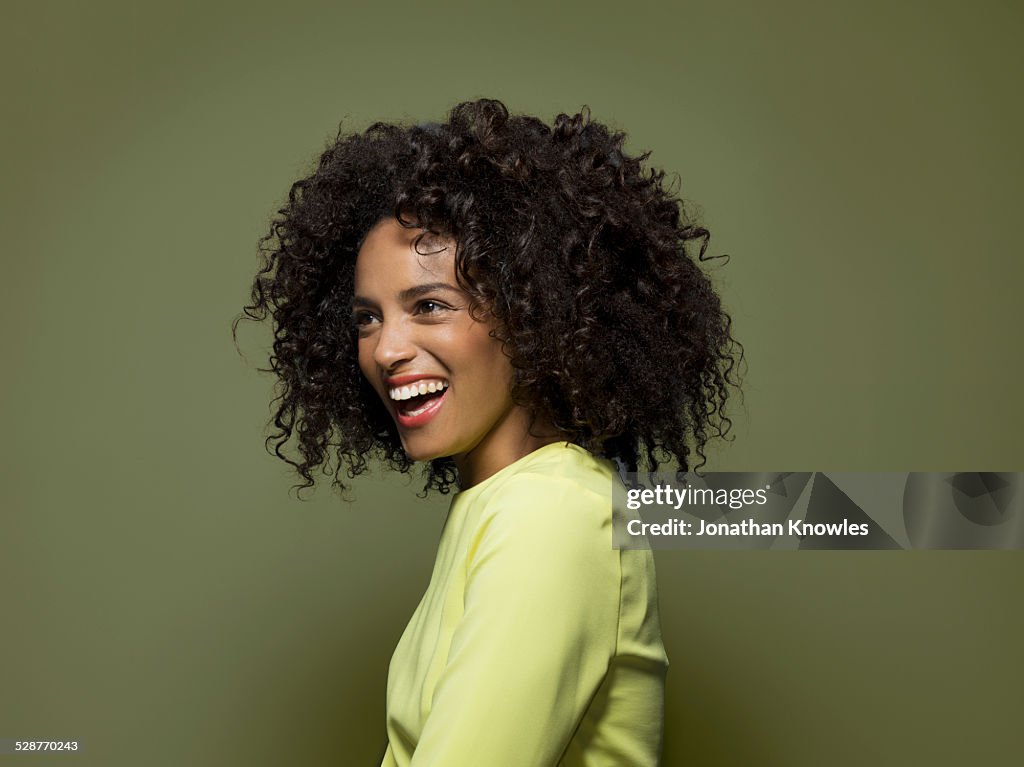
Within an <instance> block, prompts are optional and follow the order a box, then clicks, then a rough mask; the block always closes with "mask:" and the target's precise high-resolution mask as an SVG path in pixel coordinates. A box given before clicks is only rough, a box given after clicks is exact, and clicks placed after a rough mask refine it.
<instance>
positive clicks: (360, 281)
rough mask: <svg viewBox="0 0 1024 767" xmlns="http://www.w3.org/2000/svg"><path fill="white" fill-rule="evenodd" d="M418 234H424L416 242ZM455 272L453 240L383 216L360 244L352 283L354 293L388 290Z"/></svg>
mask: <svg viewBox="0 0 1024 767" xmlns="http://www.w3.org/2000/svg"><path fill="white" fill-rule="evenodd" d="M419 235H423V237H422V238H421V239H420V242H419V245H418V246H417V244H416V242H415V240H416V237H417V236H419ZM417 248H418V251H419V252H417ZM454 275H455V249H454V246H453V243H451V242H450V241H447V240H444V239H442V238H440V237H438V236H437V235H434V234H432V233H429V232H428V233H426V234H424V230H422V229H419V228H415V227H413V228H406V227H404V226H402V225H401V224H400V223H399V222H398V220H397V219H395V218H385V219H382V220H381V221H379V222H377V223H376V224H375V225H374V226H373V228H372V229H370V231H369V232H368V233H367V235H366V238H365V239H364V240H363V244H362V246H361V247H360V248H359V255H358V257H357V258H356V269H355V285H356V292H357V293H366V292H378V291H379V292H390V291H391V290H392V289H393V290H401V289H403V288H406V287H409V286H410V285H412V284H417V283H421V282H425V281H430V282H437V281H449V282H452V281H453V280H454ZM453 284H454V283H453Z"/></svg>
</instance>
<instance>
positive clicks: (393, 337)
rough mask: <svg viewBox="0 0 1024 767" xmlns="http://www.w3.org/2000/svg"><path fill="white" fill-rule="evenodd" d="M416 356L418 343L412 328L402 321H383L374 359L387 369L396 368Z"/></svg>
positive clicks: (374, 351)
mask: <svg viewBox="0 0 1024 767" xmlns="http://www.w3.org/2000/svg"><path fill="white" fill-rule="evenodd" d="M415 356H416V343H415V339H414V338H413V333H412V332H411V328H409V327H407V326H406V324H405V323H403V322H401V321H395V322H383V323H381V327H380V331H379V332H378V333H377V346H376V347H375V348H374V350H373V360H374V362H376V363H377V364H378V365H379V366H380V367H381V368H383V369H384V370H387V371H391V370H395V369H397V368H398V367H399V366H400V365H402V364H403V363H406V362H409V361H411V360H412V359H413V358H414V357H415Z"/></svg>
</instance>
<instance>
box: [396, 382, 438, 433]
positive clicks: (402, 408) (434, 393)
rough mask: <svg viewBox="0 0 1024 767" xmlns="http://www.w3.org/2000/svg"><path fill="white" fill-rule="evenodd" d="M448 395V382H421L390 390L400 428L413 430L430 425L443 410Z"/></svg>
mask: <svg viewBox="0 0 1024 767" xmlns="http://www.w3.org/2000/svg"><path fill="white" fill-rule="evenodd" d="M447 395H448V382H447V381H444V380H441V379H437V380H430V381H426V380H421V381H418V382H414V383H413V384H411V385H408V386H400V387H395V388H393V389H389V391H388V396H389V397H390V398H391V401H392V403H393V404H394V407H395V420H396V421H397V422H398V425H399V426H402V427H405V428H413V427H416V426H423V425H424V424H426V423H428V422H429V421H430V420H431V419H432V418H433V417H434V416H435V415H436V414H437V411H438V410H440V409H441V405H442V404H444V400H445V397H446V396H447Z"/></svg>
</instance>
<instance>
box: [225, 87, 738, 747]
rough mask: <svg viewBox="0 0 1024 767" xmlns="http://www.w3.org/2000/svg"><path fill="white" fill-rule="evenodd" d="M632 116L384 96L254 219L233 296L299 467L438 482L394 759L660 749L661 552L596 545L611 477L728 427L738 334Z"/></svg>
mask: <svg viewBox="0 0 1024 767" xmlns="http://www.w3.org/2000/svg"><path fill="white" fill-rule="evenodd" d="M624 140H625V134H623V133H621V132H616V133H613V132H611V131H609V130H608V129H607V128H606V127H605V126H603V125H601V124H600V123H597V122H593V121H591V120H590V115H589V110H586V109H584V111H582V112H580V113H579V114H577V115H574V116H572V117H570V116H568V115H564V114H562V115H559V116H558V117H557V118H556V119H555V122H554V125H553V127H550V126H548V125H547V124H545V123H544V122H542V121H541V120H539V119H537V118H535V117H530V116H525V115H523V116H511V115H510V114H509V113H508V110H507V109H506V108H505V107H504V105H502V104H501V103H500V102H497V101H493V100H488V99H483V100H480V101H477V102H467V103H464V104H459V105H458V106H456V107H455V108H454V109H453V110H452V111H451V113H450V115H449V117H448V120H447V121H446V122H445V123H443V124H440V125H426V126H412V127H403V126H399V125H393V124H387V123H376V124H374V125H372V126H370V128H368V129H367V130H366V131H365V132H364V133H362V134H343V133H342V134H339V136H338V138H337V140H336V141H335V142H334V143H333V144H332V146H330V147H329V148H328V149H327V151H326V152H324V154H323V156H322V157H321V159H320V163H319V167H318V168H317V169H316V171H315V172H314V173H313V174H312V175H310V176H309V177H307V178H304V179H301V180H300V181H297V182H296V183H295V184H294V185H293V187H292V190H291V193H290V195H289V198H288V203H287V205H286V206H285V207H284V208H282V209H281V211H280V212H279V213H280V215H279V217H278V218H277V219H276V220H275V221H274V223H273V224H272V226H271V231H270V234H269V235H268V236H267V237H266V238H265V239H264V240H263V242H262V244H263V248H264V254H265V258H266V260H265V263H264V264H263V266H262V267H261V269H260V271H259V273H258V274H257V276H256V280H255V282H254V285H253V289H252V303H251V305H249V306H247V307H245V314H244V316H245V317H249V318H251V319H258V320H261V319H265V318H266V317H267V316H268V315H272V317H273V321H274V327H275V341H274V352H273V355H272V356H271V360H270V361H271V370H272V371H273V372H274V373H276V374H277V375H278V376H279V379H280V384H281V391H280V398H279V403H280V404H279V407H278V411H277V414H276V416H275V418H274V424H275V425H276V426H277V427H278V429H279V430H280V431H279V432H278V434H277V435H276V438H277V443H276V445H275V453H276V454H277V455H278V456H279V457H281V458H282V459H283V460H285V461H287V462H288V463H290V464H291V465H293V466H294V467H295V468H296V470H297V471H298V473H299V474H300V475H301V476H302V477H303V479H304V480H305V485H303V487H309V486H311V485H312V484H314V483H313V478H312V471H313V470H314V469H315V468H317V467H318V466H320V465H321V464H324V463H325V462H328V461H329V456H328V453H329V452H330V451H331V449H332V448H333V449H334V451H335V452H336V455H337V458H338V469H339V472H337V473H340V468H341V467H342V466H345V467H346V468H347V473H348V476H349V477H355V476H357V475H358V474H361V473H363V472H365V471H366V470H367V469H368V468H369V465H370V464H369V462H370V460H376V461H378V462H381V463H383V464H385V465H387V466H390V467H391V468H393V469H397V470H398V471H401V472H407V471H409V470H411V469H412V467H413V466H415V465H417V464H421V465H423V467H424V468H425V476H426V487H425V490H430V489H436V490H439V491H440V492H442V493H447V492H449V491H450V490H451V488H452V487H453V486H454V487H455V488H456V489H457V493H456V494H455V496H454V497H453V499H452V502H451V506H450V508H449V511H448V516H447V518H446V520H445V525H444V530H443V532H442V535H441V541H440V544H439V547H438V550H437V556H436V560H435V565H434V570H433V573H432V576H431V580H430V583H429V585H428V587H427V589H426V593H425V594H424V596H423V599H422V600H421V601H420V604H419V605H418V607H417V608H416V611H415V612H414V614H413V616H412V618H411V619H410V621H409V624H408V626H407V627H406V629H405V632H404V633H403V635H402V638H401V640H400V641H399V643H398V646H397V647H396V648H395V652H394V655H393V657H392V661H391V666H390V669H389V673H388V684H387V689H388V694H387V716H386V721H385V722H384V726H385V728H386V731H387V736H388V742H387V745H386V747H385V752H384V755H383V759H382V765H384V766H385V767H406V766H407V765H419V766H421V767H424V766H426V765H443V766H444V767H460V766H461V765H473V766H474V767H475V766H477V765H487V766H488V767H503V766H509V767H511V766H512V765H522V766H523V767H526V766H527V765H529V766H530V767H546V766H549V765H566V766H568V765H585V764H609V765H612V764H614V765H634V766H637V767H643V766H645V765H654V764H657V763H658V762H659V759H660V751H661V742H662V729H663V721H664V684H665V679H666V673H667V670H668V658H667V657H666V655H665V649H664V645H663V643H662V638H661V629H660V623H659V619H658V601H657V585H656V580H655V572H654V562H653V559H652V557H651V553H650V552H649V551H640V550H618V549H614V548H613V547H612V530H611V525H612V522H611V520H612V487H613V483H614V482H618V481H619V479H618V473H617V468H618V469H620V470H621V469H631V470H636V469H637V468H639V467H641V466H644V467H646V468H649V469H654V468H656V467H657V466H658V465H659V462H665V461H675V462H676V463H677V464H678V465H679V466H680V468H683V469H684V470H685V469H687V468H690V458H691V455H692V453H693V452H696V453H697V455H699V456H701V457H703V448H704V445H705V443H706V442H707V440H708V439H709V438H710V437H712V436H722V435H724V434H725V432H726V431H727V430H728V428H729V420H728V418H727V417H726V416H725V415H724V413H723V408H724V405H725V402H726V398H727V394H728V392H729V389H730V388H731V387H732V386H734V385H735V384H736V380H735V375H734V369H735V365H736V363H737V361H738V359H739V358H742V349H741V348H740V347H739V345H738V344H736V342H735V341H733V339H732V337H731V335H730V330H729V329H730V321H729V317H728V315H727V314H726V313H725V312H724V311H723V310H722V307H721V305H720V302H719V299H718V296H717V295H716V293H715V291H714V290H713V289H712V287H711V284H710V282H709V281H708V279H707V277H706V276H705V275H704V274H703V272H702V271H701V270H700V268H699V267H698V265H697V260H699V259H700V258H702V257H703V254H704V250H705V248H706V247H707V242H708V233H707V231H706V230H705V229H703V228H701V227H699V226H697V225H695V224H693V223H692V222H690V221H689V220H688V219H687V217H686V215H685V213H684V211H683V210H682V204H681V203H680V201H679V200H678V198H677V197H676V196H675V195H674V194H673V193H672V192H671V191H670V190H669V189H666V188H665V186H664V185H663V183H662V182H663V178H664V173H663V172H660V171H657V172H656V171H653V170H652V171H650V172H649V174H648V173H645V172H644V170H643V167H642V163H643V160H645V159H646V157H647V154H644V155H641V156H639V157H630V156H629V155H627V154H626V153H625V152H623V150H622V145H623V142H624ZM693 241H698V242H700V250H699V253H698V254H697V256H696V257H695V256H694V255H693V254H691V253H690V252H689V246H690V244H691V243H692V242H693ZM239 319H241V318H239ZM236 326H237V320H236ZM737 355H738V356H737ZM293 437H295V438H296V441H297V447H298V451H299V453H300V455H301V460H298V461H296V460H293V459H292V458H290V457H288V456H287V455H286V454H285V453H284V452H282V450H281V448H282V447H283V446H285V444H286V443H288V442H289V441H290V440H291V439H292V438H293ZM616 464H617V465H618V466H616ZM337 473H336V475H335V479H334V484H335V485H337V486H339V487H342V488H344V487H345V486H344V483H343V482H342V481H341V480H340V478H339V477H338V476H337Z"/></svg>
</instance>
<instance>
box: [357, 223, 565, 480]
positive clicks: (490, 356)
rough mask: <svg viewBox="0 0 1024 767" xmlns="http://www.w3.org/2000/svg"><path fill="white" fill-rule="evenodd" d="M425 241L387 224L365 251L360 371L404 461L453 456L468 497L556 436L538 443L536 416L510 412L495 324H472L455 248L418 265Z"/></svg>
mask: <svg viewBox="0 0 1024 767" xmlns="http://www.w3.org/2000/svg"><path fill="white" fill-rule="evenodd" d="M420 234H422V232H420V231H419V230H415V229H408V228H406V227H403V226H402V225H401V223H400V222H399V221H398V220H397V219H394V218H385V219H382V220H381V221H380V222H378V223H377V224H376V225H375V226H374V227H373V229H372V230H371V231H370V233H369V234H368V235H367V237H366V240H365V241H364V242H363V245H362V247H361V248H360V250H359V256H358V258H357V259H356V267H355V293H356V295H355V299H354V301H353V306H354V309H355V320H356V325H357V326H358V328H359V341H358V346H359V367H360V368H361V370H362V372H363V375H365V376H366V379H367V380H368V381H369V382H370V384H371V385H372V386H373V388H374V389H375V390H376V391H377V393H378V394H379V395H380V398H381V400H382V401H383V402H384V404H385V406H386V407H387V408H388V409H389V411H390V412H391V413H392V416H393V418H394V419H395V422H396V423H397V424H398V433H399V436H400V438H401V440H402V447H403V449H404V450H405V453H406V455H408V456H409V457H410V458H412V459H413V460H415V461H425V460H429V459H431V458H437V457H440V456H450V457H451V458H452V460H453V461H454V463H455V468H456V471H458V474H459V484H460V486H461V487H463V488H468V487H470V486H472V485H475V484H477V483H478V482H480V481H481V480H482V479H486V478H487V477H489V476H490V475H492V474H494V472H496V471H498V470H499V469H501V468H503V467H505V466H507V465H509V464H510V463H512V462H513V461H514V460H516V459H517V458H521V457H522V456H524V455H526V454H527V453H530V452H533V451H534V450H536V449H537V448H538V447H541V446H542V445H545V444H547V443H548V442H553V441H555V440H556V439H558V436H559V435H558V432H557V431H555V430H554V429H553V428H552V427H550V426H548V427H547V428H546V429H545V430H544V434H543V435H535V434H532V433H531V429H530V412H529V411H528V410H527V409H526V408H525V407H523V406H522V405H516V404H514V403H513V402H512V396H511V391H512V383H513V379H514V375H513V370H512V365H511V363H510V360H509V357H508V355H507V354H505V353H504V352H503V351H502V344H501V341H500V340H498V338H497V337H496V336H495V331H496V327H495V325H494V323H493V322H483V321H480V320H477V319H475V318H474V317H473V316H471V313H470V311H469V309H470V307H471V298H470V296H469V295H468V294H467V293H466V292H465V291H464V290H462V289H461V288H460V287H458V285H457V280H456V275H455V254H454V247H455V246H454V244H452V245H451V246H448V245H445V246H443V247H442V248H441V249H439V250H438V251H436V252H435V253H433V254H431V255H421V254H420V253H419V252H418V251H417V250H416V247H415V244H416V237H418V236H419V235H420Z"/></svg>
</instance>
